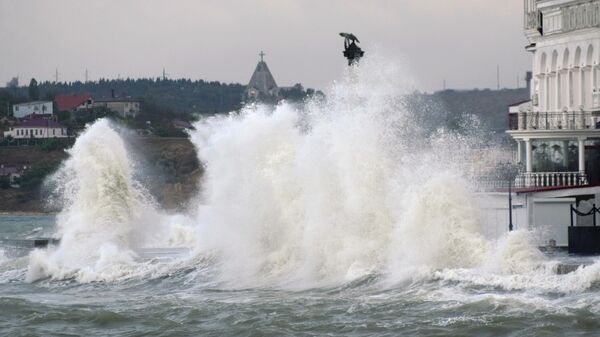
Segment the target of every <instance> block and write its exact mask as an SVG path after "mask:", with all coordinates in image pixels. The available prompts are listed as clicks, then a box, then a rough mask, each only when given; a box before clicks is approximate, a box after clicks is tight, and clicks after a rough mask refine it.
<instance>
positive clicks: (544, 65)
mask: <svg viewBox="0 0 600 337" xmlns="http://www.w3.org/2000/svg"><path fill="white" fill-rule="evenodd" d="M524 31H525V36H526V37H527V40H528V45H527V46H526V47H525V49H526V51H528V52H530V53H531V56H532V73H533V76H532V77H531V78H530V83H529V88H530V99H529V100H528V101H525V102H519V103H515V104H513V105H512V106H510V107H509V130H508V131H507V133H508V134H509V135H510V136H511V137H512V138H513V140H514V141H515V142H516V144H517V146H516V149H517V151H516V162H517V163H519V173H518V175H517V177H516V179H515V181H514V183H515V187H516V188H515V189H514V190H513V193H512V205H511V206H509V204H508V202H507V198H506V197H505V193H506V191H502V192H501V193H499V194H496V195H494V194H493V193H492V194H488V195H487V196H486V197H487V198H488V199H489V202H488V210H487V212H486V213H487V214H489V217H490V219H489V221H487V223H491V224H494V223H495V224H497V226H496V227H494V225H492V226H490V228H492V229H494V228H496V231H501V230H507V229H508V228H507V227H508V226H507V223H508V222H509V221H508V219H507V218H506V217H508V214H512V217H513V218H512V220H513V225H514V228H515V229H527V230H532V231H533V232H534V233H537V234H538V236H539V237H538V244H539V245H540V246H544V245H553V244H555V245H557V246H567V245H568V227H569V226H570V225H571V219H573V223H574V224H575V226H588V225H591V224H592V222H593V221H592V220H593V219H594V217H596V220H597V221H600V216H599V215H598V214H594V215H592V216H587V217H582V216H577V215H574V216H573V217H572V213H571V207H574V208H576V209H577V210H578V211H580V212H581V213H586V212H588V211H589V210H590V209H592V207H593V205H600V79H599V78H598V77H599V76H600V69H599V68H598V67H599V65H600V0H524ZM509 207H510V209H509ZM509 211H510V212H509ZM504 216H505V217H504ZM494 219H500V221H497V220H496V221H494Z"/></svg>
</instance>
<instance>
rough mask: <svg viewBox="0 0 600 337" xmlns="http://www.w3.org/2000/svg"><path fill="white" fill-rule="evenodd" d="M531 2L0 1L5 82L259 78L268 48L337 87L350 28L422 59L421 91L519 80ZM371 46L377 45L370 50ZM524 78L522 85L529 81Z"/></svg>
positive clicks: (298, 70) (316, 82)
mask: <svg viewBox="0 0 600 337" xmlns="http://www.w3.org/2000/svg"><path fill="white" fill-rule="evenodd" d="M522 11H523V1H522V0H387V1H386V0H52V1H48V0H0V86H3V85H4V83H6V82H7V81H8V80H10V78H11V77H13V76H17V75H18V76H19V80H20V83H21V84H26V83H28V82H29V80H30V79H31V77H35V78H36V79H38V80H53V79H54V73H55V69H56V68H58V71H59V79H60V80H61V81H65V80H66V81H74V80H83V79H84V76H85V75H84V74H85V69H86V68H87V69H88V70H89V78H90V79H91V80H97V79H98V78H102V77H103V78H116V77H117V76H120V77H121V78H126V77H132V78H136V77H156V76H159V75H161V72H162V69H163V67H164V68H165V69H166V72H167V74H168V75H169V77H171V78H180V77H185V78H192V79H207V80H218V81H224V82H241V83H244V84H245V83H247V82H248V80H249V79H250V76H251V74H252V71H253V70H254V67H255V66H256V62H257V60H258V53H259V51H260V50H264V51H265V53H266V56H265V61H267V63H268V65H269V67H270V69H271V71H272V72H273V75H274V77H275V79H276V81H277V83H278V84H279V85H280V86H287V85H292V84H294V83H297V82H301V83H303V84H304V85H305V86H311V87H316V88H319V89H322V88H325V87H326V86H327V85H328V84H329V83H330V82H331V81H332V80H335V79H336V78H337V77H338V76H339V74H340V70H341V68H342V67H343V66H344V62H345V61H344V59H343V58H342V55H341V50H342V47H343V46H342V45H343V39H342V38H341V37H339V36H338V33H339V32H341V31H348V32H352V33H354V34H356V35H357V36H358V38H359V39H360V40H361V42H362V47H363V48H364V49H365V50H366V52H367V55H368V53H369V50H373V48H377V49H379V50H383V51H384V52H385V54H386V55H388V56H390V57H393V58H398V59H405V60H407V61H408V63H409V64H410V65H411V68H412V71H413V73H414V74H415V75H416V77H417V78H416V80H417V82H418V83H419V87H420V89H421V90H426V91H433V90H439V89H441V87H442V83H443V80H444V79H446V82H447V87H449V88H487V87H491V88H495V87H496V66H497V65H499V66H500V69H501V84H502V86H503V87H516V86H517V76H520V77H521V79H522V78H523V77H524V75H523V74H524V72H525V71H526V70H528V69H529V68H530V63H531V62H530V55H529V54H527V53H526V52H525V51H524V49H523V48H524V46H525V45H526V40H525V38H524V36H523V13H522ZM370 48H371V49H370ZM523 85H524V84H523V82H522V84H521V86H523Z"/></svg>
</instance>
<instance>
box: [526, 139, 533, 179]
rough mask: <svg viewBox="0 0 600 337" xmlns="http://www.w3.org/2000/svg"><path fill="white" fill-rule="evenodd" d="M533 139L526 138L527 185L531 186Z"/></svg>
mask: <svg viewBox="0 0 600 337" xmlns="http://www.w3.org/2000/svg"><path fill="white" fill-rule="evenodd" d="M531 157H532V153H531V140H530V139H529V138H527V139H525V171H526V174H525V186H527V187H529V186H531V171H533V163H532V161H531Z"/></svg>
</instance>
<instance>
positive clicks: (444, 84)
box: [442, 78, 446, 91]
mask: <svg viewBox="0 0 600 337" xmlns="http://www.w3.org/2000/svg"><path fill="white" fill-rule="evenodd" d="M442 88H443V90H444V91H445V90H446V79H445V78H444V82H443V83H442Z"/></svg>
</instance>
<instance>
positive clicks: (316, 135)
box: [192, 60, 513, 285]
mask: <svg viewBox="0 0 600 337" xmlns="http://www.w3.org/2000/svg"><path fill="white" fill-rule="evenodd" d="M404 78H405V77H403V73H402V72H401V69H400V68H398V67H396V66H389V65H388V64H382V63H381V60H376V61H372V62H368V61H367V62H364V63H363V64H361V67H360V68H358V69H353V72H352V73H350V74H347V77H346V78H345V79H344V80H343V81H341V82H338V83H336V84H335V85H334V86H333V88H332V89H331V91H330V93H329V96H328V101H327V103H326V104H317V103H313V104H309V105H308V106H307V107H306V108H305V109H304V110H301V111H298V110H296V109H295V108H294V107H293V106H290V105H288V104H285V103H284V104H280V105H279V106H277V107H276V108H275V109H274V110H270V109H268V108H266V107H263V106H252V107H248V108H246V109H244V110H243V111H242V112H241V113H240V114H231V115H229V116H225V117H213V118H209V119H206V120H203V121H200V122H198V123H197V124H196V125H195V126H196V129H197V131H195V132H194V133H192V141H193V142H194V144H195V145H196V147H197V150H198V154H199V158H200V160H201V161H202V162H203V163H204V165H205V168H206V175H205V177H204V180H203V183H202V189H203V196H202V198H200V199H201V200H203V205H202V206H201V207H200V211H199V218H198V222H199V223H200V226H201V227H200V231H199V232H200V236H199V243H198V244H199V246H200V247H201V250H204V251H206V252H211V253H213V252H217V254H219V255H220V256H221V259H222V262H223V277H225V278H226V279H227V278H229V279H231V280H232V282H233V283H235V284H239V283H240V282H242V283H244V282H251V283H253V282H267V283H269V282H275V283H282V282H283V283H286V282H298V283H300V284H305V285H306V284H313V283H314V282H345V281H349V280H352V279H355V278H358V277H362V276H364V275H365V274H370V273H388V274H391V275H394V276H393V277H400V276H401V275H400V276H398V275H395V274H409V275H412V274H413V273H414V271H415V270H416V269H421V268H423V267H425V268H427V269H428V270H438V269H440V268H474V267H477V266H480V265H482V264H484V262H485V260H486V257H487V256H488V255H489V254H490V251H491V249H492V243H491V242H489V241H487V240H485V239H484V237H483V235H482V234H481V231H480V228H479V223H480V222H479V214H478V210H477V209H476V208H475V206H474V205H475V203H474V202H473V201H472V200H471V196H472V194H471V192H470V191H469V188H468V187H467V183H466V180H464V178H463V176H464V174H463V173H464V167H463V165H464V163H468V162H470V161H469V160H468V158H466V156H468V155H469V152H468V146H469V145H470V144H468V143H467V144H465V143H466V139H461V138H460V137H458V136H456V135H453V134H451V133H448V132H445V131H443V130H440V131H439V132H438V133H436V134H434V135H433V136H431V137H429V138H424V137H423V136H422V134H423V132H422V130H420V129H419V126H418V125H415V123H414V122H413V120H414V118H412V117H414V113H418V112H412V111H407V110H406V108H405V107H404V105H403V104H402V97H403V95H406V94H408V92H407V89H408V88H410V86H409V85H407V83H402V80H403V79H404ZM505 255H506V256H507V257H508V258H513V252H507V253H506V254H505ZM503 256H504V255H503ZM503 256H502V257H503ZM507 268H509V267H507Z"/></svg>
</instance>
